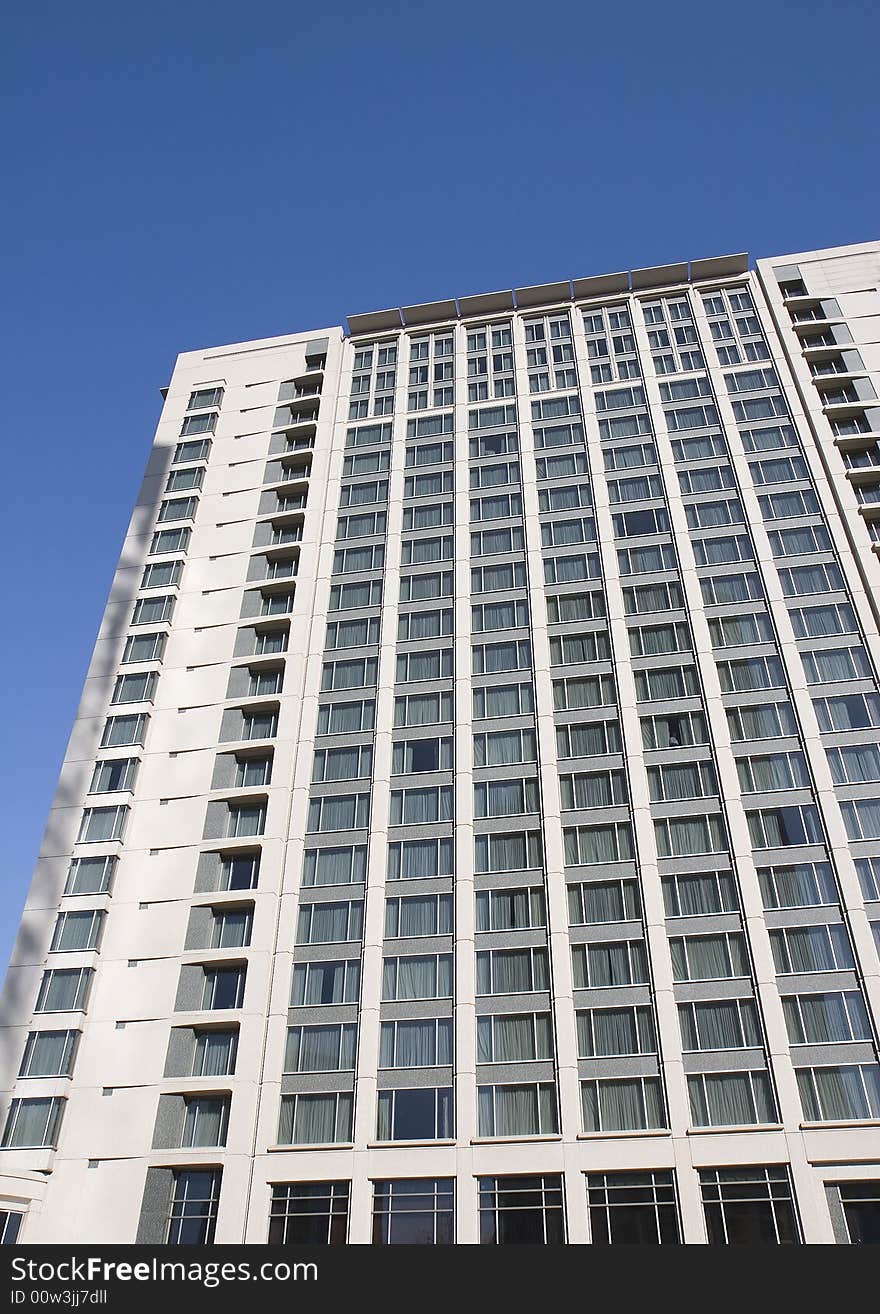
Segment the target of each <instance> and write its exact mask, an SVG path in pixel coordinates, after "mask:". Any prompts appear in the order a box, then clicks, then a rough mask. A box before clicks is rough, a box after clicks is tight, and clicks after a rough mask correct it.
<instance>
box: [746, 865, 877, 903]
mask: <svg viewBox="0 0 880 1314" xmlns="http://www.w3.org/2000/svg"><path fill="white" fill-rule="evenodd" d="M856 866H858V863H857V864H856ZM758 880H759V882H760V885H761V894H762V896H763V900H764V907H765V908H807V907H810V906H812V905H814V904H826V903H832V904H833V903H837V901H838V897H837V888H836V886H835V884H834V876H833V875H832V872H831V864H830V863H828V862H798V863H794V864H793V865H791V866H782V867H759V868H758Z"/></svg>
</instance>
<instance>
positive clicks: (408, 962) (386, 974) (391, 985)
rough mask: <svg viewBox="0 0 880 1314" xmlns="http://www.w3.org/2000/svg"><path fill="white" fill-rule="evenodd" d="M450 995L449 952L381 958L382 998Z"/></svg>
mask: <svg viewBox="0 0 880 1314" xmlns="http://www.w3.org/2000/svg"><path fill="white" fill-rule="evenodd" d="M451 997H452V954H426V955H424V956H421V957H417V956H414V955H408V956H407V957H404V958H385V959H384V960H383V966H382V999H383V1000H386V1001H387V1000H402V999H450V998H451Z"/></svg>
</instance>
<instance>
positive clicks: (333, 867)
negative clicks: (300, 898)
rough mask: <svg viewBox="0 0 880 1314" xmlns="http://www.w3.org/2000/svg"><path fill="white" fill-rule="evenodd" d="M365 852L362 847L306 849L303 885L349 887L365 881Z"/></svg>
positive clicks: (364, 847) (364, 848)
mask: <svg viewBox="0 0 880 1314" xmlns="http://www.w3.org/2000/svg"><path fill="white" fill-rule="evenodd" d="M366 873H367V850H366V846H364V845H354V846H352V845H349V846H347V847H345V848H329V849H306V853H305V859H304V862H303V885H306V886H309V885H351V884H357V883H359V882H361V881H364V880H366Z"/></svg>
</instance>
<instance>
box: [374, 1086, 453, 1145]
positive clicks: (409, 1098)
mask: <svg viewBox="0 0 880 1314" xmlns="http://www.w3.org/2000/svg"><path fill="white" fill-rule="evenodd" d="M378 1104H379V1109H378V1118H377V1126H376V1139H377V1140H380V1141H434V1140H441V1141H442V1140H451V1139H452V1137H453V1136H454V1134H455V1130H454V1120H453V1101H452V1089H451V1088H450V1087H437V1088H434V1087H431V1086H424V1087H416V1088H413V1089H407V1090H380V1091H379V1101H378Z"/></svg>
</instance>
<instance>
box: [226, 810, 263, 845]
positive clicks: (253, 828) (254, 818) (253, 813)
mask: <svg viewBox="0 0 880 1314" xmlns="http://www.w3.org/2000/svg"><path fill="white" fill-rule="evenodd" d="M226 808H227V815H226V835H227V838H229V839H244V838H249V837H250V836H252V835H262V834H263V831H264V830H265V829H266V805H265V803H258V804H252V803H227V805H226Z"/></svg>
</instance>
